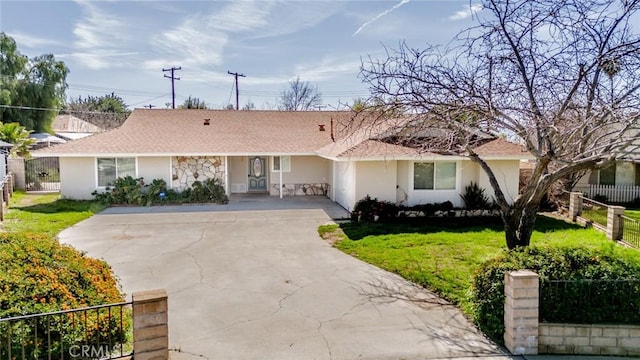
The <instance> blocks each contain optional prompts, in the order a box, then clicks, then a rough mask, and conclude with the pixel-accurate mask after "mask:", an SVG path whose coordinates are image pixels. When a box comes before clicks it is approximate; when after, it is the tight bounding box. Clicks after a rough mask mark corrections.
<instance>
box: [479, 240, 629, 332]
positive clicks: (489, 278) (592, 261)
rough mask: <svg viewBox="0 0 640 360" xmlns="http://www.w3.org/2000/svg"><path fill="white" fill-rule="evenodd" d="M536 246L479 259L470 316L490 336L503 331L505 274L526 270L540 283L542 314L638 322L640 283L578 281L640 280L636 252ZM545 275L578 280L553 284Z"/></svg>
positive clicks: (555, 317)
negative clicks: (484, 259) (534, 274)
mask: <svg viewBox="0 0 640 360" xmlns="http://www.w3.org/2000/svg"><path fill="white" fill-rule="evenodd" d="M610 245H611V247H602V248H570V247H535V246H530V247H527V248H524V249H516V250H512V251H505V252H504V253H503V254H501V255H499V256H498V257H496V258H494V259H491V260H489V261H487V262H485V263H483V264H482V265H481V266H480V267H479V268H478V270H477V271H476V274H475V276H474V279H473V284H472V288H471V300H472V303H473V309H472V312H473V320H474V322H475V323H476V325H477V326H478V327H479V328H480V329H481V330H482V331H483V332H484V333H485V334H487V335H488V336H489V337H490V338H492V339H493V340H494V341H496V342H498V343H500V344H502V343H503V333H504V274H505V273H506V272H508V271H512V270H520V269H529V270H532V271H535V272H536V273H538V275H539V276H540V279H541V283H542V284H543V285H542V286H543V287H544V289H545V290H542V289H541V293H540V298H541V303H540V318H541V320H542V321H548V322H562V323H583V324H589V323H599V322H607V323H612V322H613V323H625V324H640V283H639V282H632V283H629V282H617V281H613V282H604V283H602V282H601V283H599V282H596V281H586V282H585V281H580V280H585V279H589V280H598V279H609V280H622V279H640V256H638V254H636V253H634V250H631V249H623V248H614V246H615V245H614V244H610ZM549 280H576V281H575V282H570V283H560V284H554V283H549V282H548V281H549Z"/></svg>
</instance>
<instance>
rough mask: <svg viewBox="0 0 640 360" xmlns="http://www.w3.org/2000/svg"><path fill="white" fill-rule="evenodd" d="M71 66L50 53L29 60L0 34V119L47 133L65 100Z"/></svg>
mask: <svg viewBox="0 0 640 360" xmlns="http://www.w3.org/2000/svg"><path fill="white" fill-rule="evenodd" d="M68 73H69V69H68V68H67V67H66V66H65V64H64V63H63V62H62V61H56V59H55V57H54V56H53V55H51V54H45V55H40V56H36V57H34V58H33V59H29V58H27V57H26V56H24V55H22V54H21V53H20V51H19V50H18V47H17V45H16V42H15V41H14V40H13V39H12V38H11V37H10V36H8V35H6V34H5V33H0V105H5V106H2V107H0V122H18V123H20V124H21V125H23V126H24V127H25V128H27V130H34V131H35V132H47V131H50V130H51V124H52V122H53V119H54V118H55V116H56V114H57V113H58V109H59V108H60V107H61V106H62V104H63V103H64V97H65V90H66V88H67V84H66V78H67V74H68Z"/></svg>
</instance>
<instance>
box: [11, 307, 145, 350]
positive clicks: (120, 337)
mask: <svg viewBox="0 0 640 360" xmlns="http://www.w3.org/2000/svg"><path fill="white" fill-rule="evenodd" d="M132 331H133V330H132V319H131V303H130V302H124V303H118V304H109V305H100V306H93V307H87V308H82V309H73V310H65V311H57V312H51V313H44V314H34V315H26V316H17V317H12V318H5V319H0V359H9V360H14V359H15V360H27V359H29V360H31V359H38V360H40V359H46V360H69V359H73V360H89V359H118V358H122V357H126V356H130V355H131V354H132V352H133V351H132V350H133V349H132V345H131V344H132V342H131V341H132V339H131V338H132Z"/></svg>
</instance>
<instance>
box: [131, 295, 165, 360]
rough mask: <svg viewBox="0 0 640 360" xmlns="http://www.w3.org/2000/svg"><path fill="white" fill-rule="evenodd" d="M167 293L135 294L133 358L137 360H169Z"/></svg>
mask: <svg viewBox="0 0 640 360" xmlns="http://www.w3.org/2000/svg"><path fill="white" fill-rule="evenodd" d="M167 311H168V308H167V292H166V291H165V290H149V291H141V292H136V293H133V356H134V358H135V359H136V360H168V359H169V326H168V312H167Z"/></svg>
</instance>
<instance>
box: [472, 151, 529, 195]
mask: <svg viewBox="0 0 640 360" xmlns="http://www.w3.org/2000/svg"><path fill="white" fill-rule="evenodd" d="M487 165H489V167H490V168H491V170H493V173H494V174H495V176H496V180H498V184H500V188H501V189H502V192H503V193H504V196H505V198H506V199H507V201H508V202H510V203H512V202H513V201H514V200H515V199H516V197H517V196H518V182H519V178H520V161H519V160H489V161H487ZM476 166H477V165H476ZM478 185H479V186H480V187H481V188H484V189H486V190H485V194H487V196H489V197H490V198H493V197H494V192H493V188H492V187H491V184H490V183H489V177H488V176H487V174H486V173H485V172H484V171H483V170H482V169H478ZM463 190H464V189H463Z"/></svg>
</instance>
